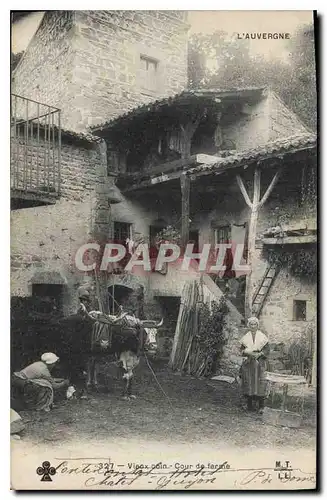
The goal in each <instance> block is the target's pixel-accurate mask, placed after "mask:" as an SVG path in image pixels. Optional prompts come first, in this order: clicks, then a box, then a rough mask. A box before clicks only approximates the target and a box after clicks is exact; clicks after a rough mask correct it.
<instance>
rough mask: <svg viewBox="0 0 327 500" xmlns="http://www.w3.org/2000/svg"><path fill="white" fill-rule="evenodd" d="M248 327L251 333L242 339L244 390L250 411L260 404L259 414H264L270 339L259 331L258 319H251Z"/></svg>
mask: <svg viewBox="0 0 327 500" xmlns="http://www.w3.org/2000/svg"><path fill="white" fill-rule="evenodd" d="M248 327H249V331H248V332H247V333H246V334H245V335H244V336H243V337H242V339H241V352H242V356H243V363H242V366H241V379H242V390H243V394H244V396H245V397H246V399H247V407H248V410H250V411H252V410H253V409H254V408H253V405H254V403H258V407H259V408H258V409H259V413H262V412H263V409H264V405H265V393H266V381H265V371H266V366H267V357H268V355H269V342H268V337H267V336H266V335H265V334H264V333H262V332H261V331H260V330H259V321H258V319H257V318H255V317H252V318H249V320H248Z"/></svg>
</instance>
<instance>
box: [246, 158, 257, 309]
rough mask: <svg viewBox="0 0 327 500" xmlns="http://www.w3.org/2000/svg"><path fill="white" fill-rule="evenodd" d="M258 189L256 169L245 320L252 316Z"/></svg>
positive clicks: (249, 237)
mask: <svg viewBox="0 0 327 500" xmlns="http://www.w3.org/2000/svg"><path fill="white" fill-rule="evenodd" d="M260 187H261V173H260V170H259V169H258V168H257V167H256V169H255V171H254V182H253V202H252V204H251V213H250V221H249V235H248V264H249V267H250V271H249V273H248V274H247V275H246V285H245V317H246V318H250V317H251V316H252V297H253V279H252V266H251V264H252V263H253V257H254V254H255V238H256V234H257V222H258V209H259V199H260Z"/></svg>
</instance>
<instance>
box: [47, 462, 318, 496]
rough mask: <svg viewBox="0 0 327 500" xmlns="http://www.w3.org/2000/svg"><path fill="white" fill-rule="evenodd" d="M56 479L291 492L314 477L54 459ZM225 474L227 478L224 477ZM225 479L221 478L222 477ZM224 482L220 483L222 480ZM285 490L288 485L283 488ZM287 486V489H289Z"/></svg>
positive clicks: (88, 484) (91, 485)
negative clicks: (276, 488) (56, 462)
mask: <svg viewBox="0 0 327 500" xmlns="http://www.w3.org/2000/svg"><path fill="white" fill-rule="evenodd" d="M57 460H58V461H59V463H58V465H57V466H56V473H57V474H56V477H57V478H58V476H59V477H60V476H61V475H63V476H69V477H72V478H73V477H75V478H76V477H79V478H81V486H82V487H83V488H85V489H102V488H103V489H106V488H107V489H131V490H133V489H152V490H176V489H184V490H188V489H201V490H206V489H213V490H219V489H223V488H225V486H226V485H227V483H228V485H229V488H230V489H252V488H255V489H262V490H264V489H269V488H273V487H274V486H276V485H277V484H279V487H280V488H281V489H283V485H286V484H288V485H290V484H291V486H292V489H297V488H306V489H313V488H314V487H315V483H316V474H315V473H314V472H313V473H306V472H303V471H302V470H301V469H284V468H280V469H276V468H273V467H271V468H266V469H247V468H245V469H237V468H232V467H231V465H230V464H229V463H228V462H227V461H223V462H221V463H211V462H207V463H197V464H184V463H179V462H176V463H170V464H168V463H163V462H158V463H153V464H145V463H135V462H130V463H127V464H116V463H114V462H113V461H112V460H111V459H110V458H108V459H106V460H103V461H100V460H99V459H57ZM226 474H227V476H226ZM223 476H224V477H223ZM222 479H223V480H222ZM285 487H287V486H285ZM288 487H289V486H288Z"/></svg>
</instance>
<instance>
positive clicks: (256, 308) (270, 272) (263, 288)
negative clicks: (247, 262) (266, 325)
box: [252, 264, 280, 317]
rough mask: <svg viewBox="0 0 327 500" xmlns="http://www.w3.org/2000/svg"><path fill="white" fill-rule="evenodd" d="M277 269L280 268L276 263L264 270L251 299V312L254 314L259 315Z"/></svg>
mask: <svg viewBox="0 0 327 500" xmlns="http://www.w3.org/2000/svg"><path fill="white" fill-rule="evenodd" d="M279 269H280V268H279V266H278V265H277V264H270V265H268V267H267V269H266V270H265V274H264V275H263V278H262V280H261V282H260V283H259V286H258V288H257V290H256V292H255V294H254V297H253V300H252V313H253V315H254V316H257V317H259V315H260V313H261V311H262V308H263V305H264V303H265V301H266V298H267V297H268V293H269V291H270V289H271V287H272V285H273V283H274V281H275V279H276V276H277V274H278V272H279Z"/></svg>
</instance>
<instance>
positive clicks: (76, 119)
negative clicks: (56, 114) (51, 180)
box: [13, 11, 188, 131]
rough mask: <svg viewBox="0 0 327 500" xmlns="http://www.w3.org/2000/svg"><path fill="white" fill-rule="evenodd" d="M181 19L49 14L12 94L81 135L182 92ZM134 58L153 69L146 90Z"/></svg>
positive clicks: (174, 15) (168, 14)
mask: <svg viewBox="0 0 327 500" xmlns="http://www.w3.org/2000/svg"><path fill="white" fill-rule="evenodd" d="M187 30H188V25H187V24H186V14H185V13H184V12H182V11H69V12H66V11H48V12H47V13H46V14H45V16H44V18H43V20H42V22H41V25H40V27H39V29H38V31H37V33H36V34H35V36H34V38H33V40H32V42H31V44H30V45H29V47H28V49H27V50H26V53H25V55H24V57H23V58H22V60H21V62H20V63H19V65H18V67H17V69H16V71H15V72H14V75H13V76H14V79H13V92H14V93H17V94H19V95H22V96H23V97H29V98H32V99H35V100H39V101H41V102H45V103H46V104H51V105H53V106H57V107H58V108H61V110H62V125H63V127H64V128H67V129H69V130H75V131H83V130H85V129H86V127H88V126H90V125H95V124H99V123H103V122H105V121H107V120H109V119H110V118H112V117H116V116H118V115H120V114H122V113H124V112H126V111H128V110H129V109H131V108H133V107H136V106H138V105H140V104H142V103H146V102H149V101H150V100H155V99H158V98H161V97H166V96H169V95H174V94H176V93H178V92H180V91H181V90H183V89H184V88H185V87H186V84H187ZM141 56H142V57H146V58H149V59H150V60H151V61H154V62H155V65H156V76H155V78H156V85H155V86H154V87H153V88H152V89H150V88H146V87H145V86H144V84H143V83H142V82H143V80H142V78H141Z"/></svg>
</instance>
